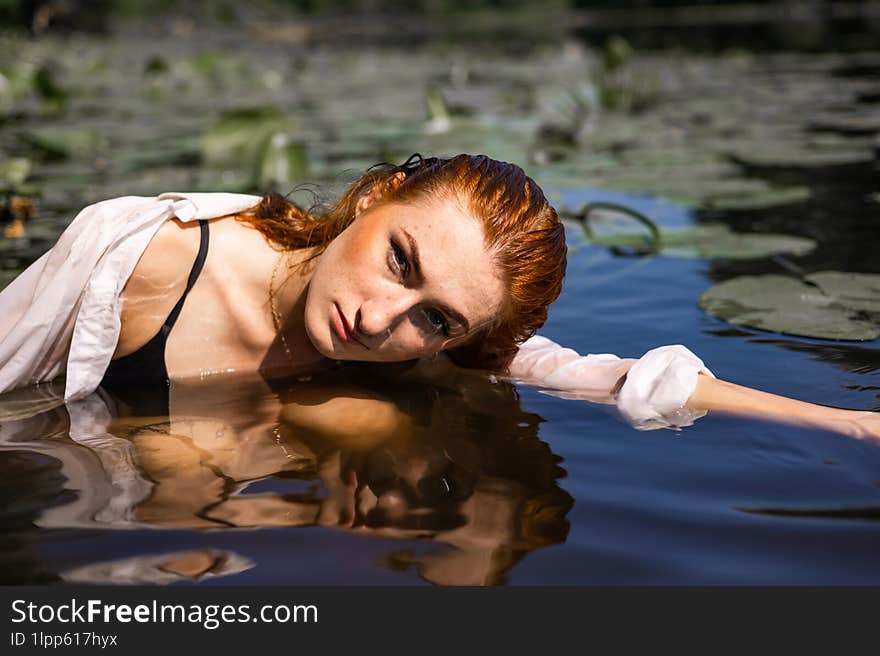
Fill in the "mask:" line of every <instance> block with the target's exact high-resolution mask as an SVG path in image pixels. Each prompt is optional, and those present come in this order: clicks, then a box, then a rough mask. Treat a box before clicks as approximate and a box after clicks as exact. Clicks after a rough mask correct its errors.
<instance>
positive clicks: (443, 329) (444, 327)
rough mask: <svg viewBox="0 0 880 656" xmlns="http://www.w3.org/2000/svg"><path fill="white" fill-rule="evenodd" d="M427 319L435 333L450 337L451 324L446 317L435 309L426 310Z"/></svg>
mask: <svg viewBox="0 0 880 656" xmlns="http://www.w3.org/2000/svg"><path fill="white" fill-rule="evenodd" d="M425 319H427V320H428V323H429V324H430V326H431V329H432V330H433V331H434V332H438V333H443V334H444V335H446V337H449V322H448V321H447V320H446V317H444V316H443V313H442V312H439V311H438V310H435V309H433V308H430V309H428V310H425Z"/></svg>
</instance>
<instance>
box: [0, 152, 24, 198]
mask: <svg viewBox="0 0 880 656" xmlns="http://www.w3.org/2000/svg"><path fill="white" fill-rule="evenodd" d="M30 173H31V161H30V160H29V159H28V158H26V157H11V158H9V159H7V160H4V161H0V189H2V190H8V191H14V190H15V189H17V188H18V187H21V186H22V185H23V184H24V181H25V180H27V177H28V176H29V175H30Z"/></svg>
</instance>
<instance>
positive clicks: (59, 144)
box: [21, 126, 101, 160]
mask: <svg viewBox="0 0 880 656" xmlns="http://www.w3.org/2000/svg"><path fill="white" fill-rule="evenodd" d="M21 138H22V139H23V140H24V141H25V142H27V143H28V144H29V145H30V146H31V147H32V148H33V149H34V150H35V151H36V153H37V154H39V155H40V156H42V157H43V158H45V159H50V160H63V159H70V158H72V157H77V156H83V155H85V156H89V155H93V154H94V153H95V152H96V151H97V150H98V148H99V147H100V145H101V137H100V135H99V134H98V133H97V132H96V131H94V130H90V129H87V128H69V127H55V126H52V127H48V126H44V127H38V128H31V129H30V130H27V131H25V132H24V133H23V134H22V135H21Z"/></svg>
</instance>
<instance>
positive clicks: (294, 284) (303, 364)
mask: <svg viewBox="0 0 880 656" xmlns="http://www.w3.org/2000/svg"><path fill="white" fill-rule="evenodd" d="M313 252H314V249H312V248H303V249H300V250H297V251H292V252H288V253H285V254H284V255H283V256H282V261H281V265H280V266H279V267H278V275H277V278H276V281H275V284H276V287H275V290H274V295H275V301H276V309H277V310H278V314H279V315H280V319H281V331H282V333H283V335H284V340H282V339H281V338H280V335H279V337H278V338H277V339H276V340H275V341H276V343H275V344H274V345H273V350H274V351H280V355H281V357H282V358H283V362H284V363H285V365H284V368H285V369H290V368H293V369H294V370H297V371H302V370H310V369H313V368H315V366H316V365H318V364H321V363H323V362H325V361H326V360H327V359H326V358H325V357H324V356H323V355H321V354H320V353H319V352H318V351H317V350H316V349H315V347H314V345H313V344H312V341H311V340H310V339H309V336H308V334H307V333H306V327H305V308H306V298H307V297H308V292H309V282H310V281H311V279H312V273H314V270H315V265H316V264H317V258H314V259H312V260H310V261H308V262H307V261H306V260H307V259H308V258H309V256H310V255H312V253H313ZM285 340H286V342H287V347H288V349H289V350H290V356H288V354H287V349H285V348H284V341H285Z"/></svg>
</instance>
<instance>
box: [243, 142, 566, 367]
mask: <svg viewBox="0 0 880 656" xmlns="http://www.w3.org/2000/svg"><path fill="white" fill-rule="evenodd" d="M401 173H402V174H403V177H402V178H401V176H400V175H399V174H401ZM367 194H372V195H373V196H374V204H375V205H378V204H381V203H386V202H417V201H423V200H425V199H433V198H449V199H453V200H457V201H458V202H460V203H461V204H462V207H463V209H465V210H466V211H468V212H469V213H470V214H471V215H472V216H474V217H475V218H476V219H477V220H479V221H480V223H481V225H482V226H483V233H484V237H485V240H486V246H487V250H488V251H489V252H490V253H491V254H492V256H493V258H494V261H495V263H496V266H497V267H498V269H499V270H500V271H501V275H502V277H503V280H504V283H505V288H506V290H507V298H506V302H505V305H504V309H503V311H502V313H501V316H499V317H497V319H496V320H495V321H494V322H493V323H491V324H490V325H488V326H485V327H483V328H481V329H480V330H478V331H474V335H473V336H472V337H471V338H470V339H469V340H468V342H467V343H466V344H465V345H463V346H458V347H455V348H453V349H450V350H448V351H447V353H448V354H449V356H450V357H451V358H452V360H453V361H454V362H456V363H457V364H458V365H460V366H464V367H476V368H482V369H492V370H498V371H505V370H507V368H508V366H509V365H510V362H511V361H512V360H513V357H514V355H516V352H517V350H518V345H519V344H521V343H522V342H524V341H525V340H526V339H528V338H529V337H531V336H532V335H534V334H535V332H536V331H537V330H538V329H539V328H540V327H541V326H542V325H543V324H544V322H545V321H546V319H547V308H548V306H549V305H550V304H551V303H552V302H553V301H554V300H556V298H557V297H558V296H559V293H560V291H561V290H562V279H563V277H564V276H565V266H566V245H565V233H564V229H563V227H562V224H561V223H560V221H559V218H558V216H557V214H556V210H554V209H553V207H552V206H551V205H550V203H549V202H548V201H547V198H546V197H545V196H544V192H543V191H542V190H541V188H540V187H539V186H538V185H537V184H536V183H535V181H534V180H532V179H531V178H530V177H528V176H527V175H526V174H525V172H524V171H523V170H522V169H521V168H520V167H519V166H516V165H515V164H509V163H507V162H500V161H498V160H494V159H491V158H489V157H486V156H485V155H457V156H455V157H451V158H439V157H428V158H423V157H422V156H421V155H419V154H415V155H413V156H411V157H410V158H409V159H407V160H406V161H405V162H404V163H403V164H400V165H395V164H377V165H376V166H373V167H371V168H370V169H368V170H367V171H366V172H365V173H364V174H363V175H362V176H361V177H360V178H359V179H358V180H357V181H356V182H355V183H354V184H352V185H351V186H350V187H349V188H348V189H347V190H346V191H345V193H344V194H343V195H342V197H341V198H340V199H339V200H338V201H337V202H336V203H334V204H330V205H327V206H325V207H323V209H322V210H320V211H314V212H309V211H307V210H305V209H303V208H301V207H300V206H298V205H296V204H295V203H293V202H291V201H289V200H288V199H287V198H285V197H284V196H281V195H280V194H278V193H269V194H267V195H266V196H264V197H263V198H262V200H261V201H260V203H259V204H258V205H257V206H256V207H254V208H252V209H251V210H249V211H248V212H245V213H244V214H242V215H240V216H239V217H238V218H239V220H241V221H244V222H247V223H250V224H251V225H253V226H254V227H255V228H257V229H258V230H259V231H260V232H262V233H263V235H265V237H266V238H267V239H268V240H269V241H270V242H273V243H275V244H276V245H277V246H279V247H280V248H284V249H288V250H292V249H299V248H306V247H316V248H315V252H314V254H313V257H316V256H318V255H320V254H321V253H322V252H323V250H324V249H325V248H326V247H327V245H328V244H329V243H330V242H331V241H333V240H334V239H335V238H336V237H338V236H339V235H340V234H341V233H342V231H343V230H345V228H347V227H348V226H349V225H350V224H351V222H352V221H353V220H354V217H355V210H356V207H357V203H358V201H359V200H360V199H361V198H363V197H364V196H366V195H367Z"/></svg>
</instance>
